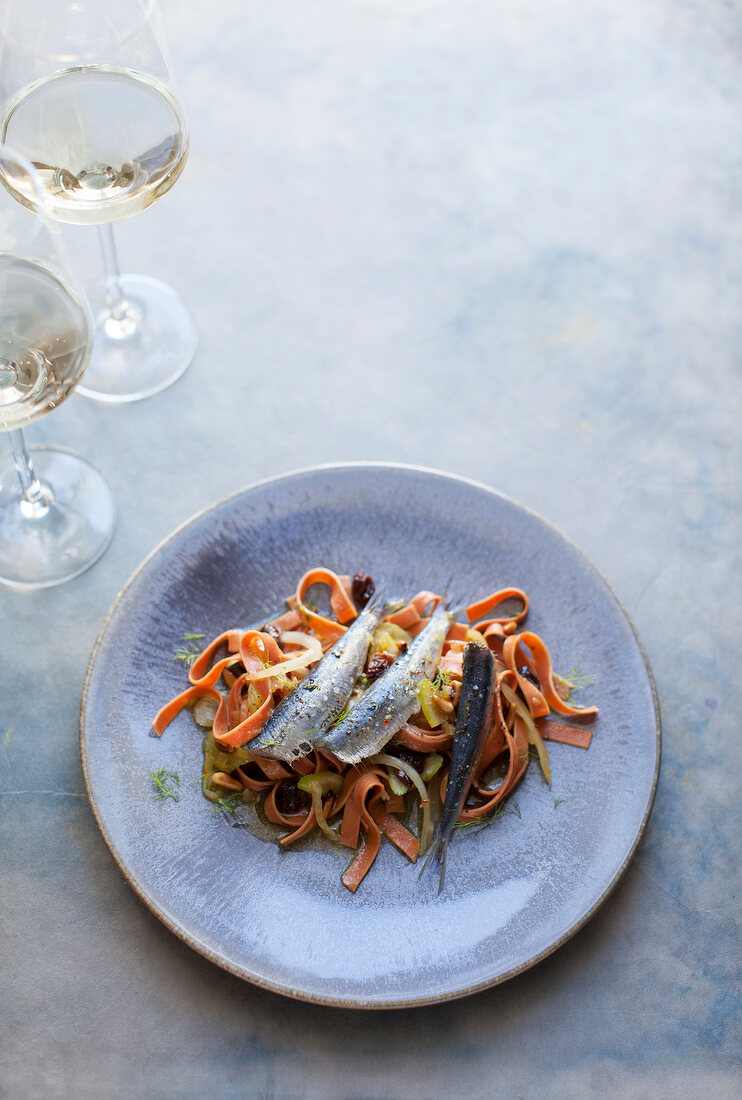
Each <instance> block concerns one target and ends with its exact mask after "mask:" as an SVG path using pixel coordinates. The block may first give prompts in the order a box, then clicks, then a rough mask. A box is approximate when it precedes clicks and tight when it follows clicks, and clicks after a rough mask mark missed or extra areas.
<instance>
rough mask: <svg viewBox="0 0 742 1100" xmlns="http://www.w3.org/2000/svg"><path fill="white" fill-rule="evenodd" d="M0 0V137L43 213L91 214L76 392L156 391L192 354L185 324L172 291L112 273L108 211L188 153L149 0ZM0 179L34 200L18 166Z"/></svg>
mask: <svg viewBox="0 0 742 1100" xmlns="http://www.w3.org/2000/svg"><path fill="white" fill-rule="evenodd" d="M0 11H1V12H2V15H3V22H2V24H0V27H1V28H2V40H0V47H1V48H2V57H0V141H6V142H7V143H8V144H10V145H12V146H13V148H16V149H18V150H19V151H20V152H21V153H23V154H24V155H25V156H26V157H27V158H28V159H29V160H30V161H31V162H32V164H33V165H34V167H35V168H36V170H37V172H38V175H39V179H40V181H41V185H42V188H43V190H44V193H45V197H46V209H47V211H48V214H49V216H51V217H52V218H55V219H57V220H59V221H63V222H71V223H75V224H79V225H97V226H98V227H99V234H100V245H101V252H102V257H103V263H104V269H105V277H104V279H103V280H102V281H101V282H100V283H97V284H95V285H94V286H93V287H91V288H90V289H89V292H88V296H89V299H90V303H91V307H92V309H93V314H94V319H95V341H94V347H93V353H92V359H91V363H90V366H89V368H88V371H87V374H86V378H85V382H84V383H83V385H82V386H81V387H80V392H82V393H84V394H86V395H87V396H89V397H95V398H98V399H99V400H102V401H108V402H112V403H119V402H126V401H136V400H138V399H140V398H142V397H147V396H150V395H151V394H154V393H158V392H159V391H160V390H162V389H164V388H165V387H166V386H169V385H170V384H171V383H172V382H174V381H175V380H176V379H177V378H179V377H180V375H181V374H182V373H183V371H184V370H185V369H186V367H187V366H188V365H189V363H190V362H191V360H192V358H193V355H194V353H195V350H196V345H197V342H198V341H197V337H196V331H195V328H194V325H193V321H192V319H191V316H190V313H189V312H188V310H187V308H186V306H185V305H184V303H183V302H182V301H181V299H180V298H179V297H178V296H177V294H175V292H174V291H173V290H171V289H170V288H169V287H167V286H165V285H164V284H162V283H160V282H157V281H156V280H154V279H151V278H147V277H146V276H136V275H122V274H121V272H120V269H119V264H118V258H117V255H116V247H115V242H114V237H113V229H112V224H111V223H112V222H114V221H118V220H119V219H121V218H126V217H129V216H130V215H132V214H136V213H138V212H139V211H141V210H144V209H146V207H148V206H150V205H151V204H152V203H153V202H155V201H156V200H157V199H159V198H161V197H162V195H164V194H165V193H166V192H167V191H168V190H169V189H170V188H171V187H172V185H173V184H174V183H175V181H176V180H177V179H178V177H179V176H180V174H181V172H182V171H183V167H184V165H185V162H186V158H187V155H188V125H187V122H186V118H185V115H184V112H183V109H182V106H181V104H180V101H179V99H178V97H177V94H176V92H175V89H174V84H173V79H172V73H171V69H170V64H169V61H168V58H167V54H166V50H165V47H164V44H163V41H162V36H161V33H160V29H159V20H158V14H157V10H156V7H155V3H154V0H117V2H115V3H114V2H112V0H74V2H72V0H0ZM47 28H48V29H47ZM3 182H4V183H5V185H6V186H7V187H8V188H9V190H11V192H12V193H13V194H14V195H15V197H16V198H17V199H18V200H19V201H20V202H22V203H24V204H26V205H33V203H34V201H35V199H34V194H33V192H30V193H29V192H28V191H27V190H26V189H24V185H23V180H22V179H21V180H16V179H13V178H12V177H8V176H6V177H5V178H4V180H3Z"/></svg>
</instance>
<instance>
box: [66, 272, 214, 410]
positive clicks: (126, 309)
mask: <svg viewBox="0 0 742 1100" xmlns="http://www.w3.org/2000/svg"><path fill="white" fill-rule="evenodd" d="M120 287H121V290H122V292H123V295H124V300H123V301H122V302H120V304H119V307H118V308H117V310H116V312H115V313H114V314H112V313H111V310H110V308H109V304H108V298H109V295H108V289H107V284H106V283H105V282H101V283H96V284H95V285H94V286H93V287H91V288H90V290H89V291H88V299H89V301H90V308H91V310H92V311H93V318H94V319H95V340H94V342H93V354H92V356H91V358H90V363H89V365H88V367H87V370H86V371H85V374H84V375H83V378H82V381H81V382H80V384H79V385H78V387H77V392H78V393H82V394H84V395H85V397H92V398H93V399H94V400H95V401H106V402H108V403H109V404H123V403H124V402H127V401H141V399H142V398H143V397H151V396H152V395H153V394H155V393H159V392H160V390H164V389H166V388H167V387H168V386H170V385H171V384H172V383H173V382H175V380H176V379H178V378H180V376H181V374H182V373H183V371H184V370H185V369H186V368H187V367H188V366H189V364H190V362H191V360H192V359H193V356H194V355H195V353H196V347H197V345H198V336H197V335H196V329H195V326H194V324H193V319H192V317H191V315H190V313H189V312H188V309H187V307H186V305H185V303H184V302H183V300H182V299H181V298H180V297H179V296H178V295H177V294H176V293H175V291H174V290H171V289H170V287H169V286H165V284H164V283H160V282H158V281H157V280H156V279H149V278H147V277H146V276H144V275H122V276H121V279H120Z"/></svg>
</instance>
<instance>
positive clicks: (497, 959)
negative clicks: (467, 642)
mask: <svg viewBox="0 0 742 1100" xmlns="http://www.w3.org/2000/svg"><path fill="white" fill-rule="evenodd" d="M320 563H321V564H324V565H327V566H329V567H331V568H332V569H334V570H336V571H337V572H339V573H348V572H349V573H354V572H365V573H370V574H371V575H372V576H373V577H375V578H376V579H377V581H378V580H382V579H383V580H384V582H385V584H386V585H387V587H388V589H389V590H390V591H397V592H400V593H403V594H407V593H409V594H411V593H412V592H414V591H416V590H418V589H420V588H423V587H424V588H432V589H438V590H442V589H443V588H444V587H445V586H446V584H447V583H448V582H449V580H450V578H451V576H452V574H453V575H454V576H455V578H456V579H455V583H454V586H453V587H455V588H456V592H455V593H453V594H454V595H455V596H456V597H457V598H462V599H467V598H469V599H473V598H475V597H477V596H481V595H483V594H485V593H487V592H489V591H492V590H493V589H495V588H498V587H504V586H506V585H517V586H519V587H521V588H524V589H525V590H526V591H527V592H528V593H529V596H530V598H531V611H530V613H529V618H528V626H529V628H530V629H531V630H535V631H536V632H537V633H539V634H541V635H542V636H543V637H544V639H545V640H546V642H547V644H548V645H549V647H550V649H551V652H552V655H553V657H554V664H555V667H556V668H557V669H558V670H560V671H562V672H564V671H566V670H568V669H571V668H572V667H574V666H575V665H577V666H579V668H580V669H582V670H583V671H585V672H589V673H591V674H592V675H593V676H594V677H595V679H594V683H593V684H592V685H591V686H590V687H589V688H588V689H587V690H585V691H584V692H583V696H582V701H583V702H584V703H593V702H594V703H596V704H598V705H599V707H600V717H599V718H598V720H597V722H596V723H595V727H594V729H595V734H594V737H593V743H592V746H591V748H590V749H589V750H588V751H587V752H585V751H582V750H580V749H575V748H570V747H569V746H563V745H558V744H552V745H551V746H550V756H551V766H552V786H551V789H549V788H548V787H547V786H546V784H545V783H544V781H543V779H542V778H541V776H540V774H539V771H538V768H537V767H536V766H535V765H534V766H532V767H531V768H530V769H529V771H528V774H527V776H526V778H525V780H524V781H523V783H522V784H521V786H520V787H519V788H518V790H517V791H516V792H515V797H514V800H513V799H511V802H510V805H509V809H510V812H507V813H503V814H502V815H501V816H500V817H498V818H496V819H495V821H494V822H493V823H492V824H491V825H489V826H487V827H486V828H483V829H479V830H476V829H475V830H470V829H469V830H461V831H460V832H458V833H457V834H455V836H454V838H453V840H452V842H451V845H450V848H449V855H448V869H447V877H446V885H445V889H444V891H443V893H442V894H441V895H440V896H437V894H436V876H435V875H434V874H430V875H426V876H424V877H423V878H422V879H418V873H417V869H416V868H415V867H413V866H411V865H410V864H409V863H408V862H407V860H406V859H405V858H404V857H403V856H402V855H401V854H400V853H399V852H397V851H396V849H394V848H392V847H391V846H389V845H385V846H383V847H382V850H381V853H380V855H379V858H378V859H377V861H376V864H375V865H374V867H373V869H372V871H371V873H370V874H369V875H368V877H367V878H366V880H365V881H364V882H363V884H362V886H361V887H360V889H359V891H358V893H357V894H355V895H352V894H350V893H349V892H348V891H347V890H346V889H345V888H344V887H343V886H342V885H341V882H340V875H341V873H342V871H343V869H344V867H345V864H346V863H347V861H348V855H347V853H345V852H343V851H342V850H340V849H338V851H337V852H335V851H324V850H312V849H310V850H303V851H291V850H289V851H284V850H281V849H279V848H278V846H277V845H276V844H274V843H270V842H268V841H265V840H261V839H259V838H258V837H256V836H254V835H252V834H251V833H249V832H248V831H247V830H245V829H236V828H230V827H229V824H228V823H227V822H226V821H225V820H224V818H223V817H222V816H221V815H220V814H215V813H214V812H213V810H212V808H211V806H210V804H209V803H208V802H207V801H206V800H205V799H204V798H203V796H202V795H201V793H200V791H199V788H198V784H197V783H191V782H189V780H190V779H196V777H197V776H198V775H199V772H200V768H201V760H202V757H201V747H200V746H201V735H200V732H199V731H198V729H197V727H196V726H195V724H194V722H193V719H192V716H191V715H190V714H189V713H188V712H187V711H186V712H184V713H182V714H181V715H180V716H179V717H178V718H177V719H176V721H175V722H173V724H172V725H171V726H170V728H169V729H168V730H167V731H166V732H165V734H164V735H163V737H162V739H161V740H157V739H153V738H152V737H150V736H149V731H150V723H151V720H152V717H153V715H154V714H155V712H156V711H157V710H158V708H159V707H160V706H161V704H162V703H163V702H164V701H166V700H167V699H169V698H171V696H173V695H175V694H177V693H178V692H179V691H181V690H182V689H183V687H184V684H185V672H184V669H183V666H182V665H180V664H178V663H176V662H175V661H174V660H173V653H174V651H175V650H176V649H177V648H178V646H179V644H180V642H181V638H182V636H183V634H184V633H186V632H192V633H199V634H204V635H206V637H207V638H209V637H211V636H213V635H215V634H217V633H219V632H220V631H222V630H223V629H225V628H226V627H229V626H236V625H244V624H248V623H254V622H256V621H259V620H263V619H264V618H265V617H267V616H269V615H270V614H271V613H274V612H275V610H276V609H277V608H280V607H282V606H283V599H284V596H285V595H286V594H287V593H289V592H291V591H292V590H293V589H294V587H295V585H296V581H297V578H298V577H299V576H300V575H301V573H303V572H304V570H305V569H306V568H307V567H308V566H310V565H316V564H320ZM81 749H82V760H83V768H84V772H85V781H86V783H87V788H88V793H89V796H90V802H91V805H92V807H93V810H94V812H95V815H96V818H97V821H98V824H99V826H100V829H101V832H102V833H103V836H104V838H105V840H106V843H107V844H108V847H109V848H110V850H111V853H112V855H113V857H114V859H115V860H116V862H117V863H118V865H119V867H120V868H121V870H122V872H123V873H124V875H125V876H126V878H127V880H128V881H129V883H130V884H131V886H132V887H133V888H134V890H135V891H136V892H137V894H139V896H140V897H141V898H142V899H143V901H145V902H146V904H147V905H148V906H149V907H150V909H151V910H152V911H153V912H154V913H155V914H156V915H157V916H158V917H159V918H160V920H162V921H163V922H164V923H165V924H166V925H167V927H168V928H170V929H171V930H172V931H173V932H175V934H176V935H178V936H180V937H181V938H182V939H183V940H185V942H186V943H188V944H190V945H191V947H193V948H195V950H197V951H200V952H201V953H202V954H203V955H205V956H206V957H207V958H209V959H211V960H212V961H213V962H215V963H217V964H218V965H219V966H222V967H224V969H225V970H229V971H231V972H232V973H233V974H237V975H239V976H240V977H242V978H246V979H247V980H248V981H251V982H254V983H256V984H257V985H261V986H264V987H266V988H268V989H272V990H275V991H277V992H279V993H284V994H287V995H289V996H292V997H298V998H301V999H304V1000H308V1001H315V1002H319V1003H324V1004H335V1005H344V1006H349V1007H368V1008H381V1007H385V1008H386V1007H396V1006H404V1005H418V1004H426V1003H432V1002H436V1001H443V1000H446V999H449V998H453V997H460V996H463V995H465V994H467V993H470V992H474V991H475V990H479V989H483V988H485V987H487V986H491V985H494V984H496V983H497V982H501V981H503V980H504V979H506V978H509V977H511V976H512V975H514V974H517V973H519V972H520V971H522V970H524V969H526V968H527V967H529V966H532V965H533V964H534V963H535V962H537V961H538V960H539V959H542V958H544V957H545V956H546V955H548V954H549V953H550V952H551V951H553V950H554V949H555V948H557V947H558V946H559V945H560V944H562V943H564V942H565V940H567V939H568V938H569V937H570V936H572V935H573V934H574V933H575V932H576V931H577V930H578V929H579V928H580V927H581V926H582V925H583V924H584V923H585V922H586V921H587V920H588V919H589V917H590V916H591V915H592V914H593V913H594V912H595V911H596V909H597V908H598V906H599V905H600V904H601V903H602V902H603V901H604V900H605V898H606V897H607V896H608V894H609V893H610V891H611V890H612V889H613V887H614V886H615V885H616V882H617V881H618V879H619V877H620V876H621V874H622V872H623V871H624V870H625V868H626V866H627V863H628V861H629V859H630V858H631V855H632V853H633V852H634V849H635V847H636V845H637V843H638V840H639V837H640V835H641V833H642V830H643V828H644V825H645V823H646V821H647V817H648V815H649V811H650V807H651V804H652V798H653V795H654V790H655V785H656V780H657V773H658V768H659V719H658V712H657V707H656V702H655V695H654V690H653V684H652V679H651V674H650V672H649V669H648V666H647V663H646V659H645V657H644V654H643V652H642V648H641V646H640V644H639V642H638V640H637V638H636V635H635V633H634V631H633V629H632V626H631V624H630V622H629V621H628V619H627V617H626V614H625V613H624V611H623V610H622V608H621V607H620V605H619V603H618V602H617V600H616V597H615V596H614V595H613V593H612V592H611V590H610V588H609V587H608V585H607V584H606V582H605V581H604V580H603V579H602V578H601V576H600V575H599V574H598V573H597V571H596V570H595V568H594V567H593V566H592V565H591V564H590V562H589V561H588V560H587V559H586V558H585V557H584V555H583V554H582V553H581V552H580V551H579V550H578V549H577V548H576V547H575V546H573V545H572V544H571V543H570V542H568V541H567V540H566V539H565V538H564V537H563V536H562V535H560V534H559V532H558V531H556V530H555V529H554V528H553V527H550V526H549V525H548V524H547V523H545V522H544V521H543V520H541V519H539V518H538V517H537V516H535V515H534V514H533V513H532V512H529V511H527V510H526V509H525V508H523V507H521V506H519V505H518V504H515V503H514V502H513V501H511V500H508V499H506V498H505V497H502V496H499V495H498V494H497V493H494V492H492V491H491V490H490V489H487V488H485V487H484V486H481V485H477V484H474V483H473V482H470V481H466V480H463V479H461V478H456V477H451V476H448V475H445V474H440V473H435V472H433V471H429V470H423V469H418V468H414V467H404V466H392V465H361V464H358V465H348V466H328V467H322V468H317V469H311V470H306V471H302V472H299V473H295V474H288V475H286V476H284V477H279V478H276V479H274V480H271V481H267V482H263V483H261V484H259V485H254V486H252V487H251V488H249V489H246V490H245V491H244V492H241V493H238V494H237V495H236V496H233V497H230V498H229V499H227V500H224V501H222V502H220V503H219V504H216V505H214V506H213V507H212V508H209V509H208V510H207V511H205V512H202V513H201V514H200V515H198V516H196V517H195V518H194V519H192V520H190V521H189V522H188V523H186V524H185V525H184V526H183V527H181V528H180V529H179V530H177V531H176V532H175V533H174V534H173V535H171V536H170V538H168V539H167V540H166V541H165V542H164V543H162V545H161V546H159V547H158V548H157V549H156V550H155V551H154V553H153V554H151V555H150V557H149V558H147V559H146V561H145V562H144V563H143V564H142V565H141V566H140V568H139V569H138V570H137V572H136V573H135V574H134V576H133V577H132V578H131V580H130V581H129V582H128V584H127V585H126V587H125V588H124V590H123V592H122V593H121V594H120V596H119V597H118V599H117V600H116V602H115V604H114V606H113V607H112V609H111V611H110V613H109V615H108V617H107V619H106V622H105V624H104V626H103V629H102V631H101V634H100V637H99V638H98V641H97V643H96V646H95V649H94V651H93V655H92V657H91V660H90V666H89V669H88V675H87V680H86V683H85V690H84V694H83V701H82V712H81ZM160 767H166V768H168V769H169V770H172V771H175V772H177V773H178V774H179V776H180V781H181V785H180V790H181V798H180V801H179V802H177V803H175V802H173V801H170V800H168V801H166V802H162V801H158V800H157V799H156V798H155V797H154V792H153V788H152V785H151V782H150V779H149V777H150V773H151V772H153V771H156V770H157V769H158V768H160Z"/></svg>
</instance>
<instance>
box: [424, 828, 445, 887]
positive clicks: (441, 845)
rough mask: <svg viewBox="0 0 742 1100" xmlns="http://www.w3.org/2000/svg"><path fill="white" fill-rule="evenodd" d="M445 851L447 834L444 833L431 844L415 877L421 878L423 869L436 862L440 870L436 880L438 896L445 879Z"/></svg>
mask: <svg viewBox="0 0 742 1100" xmlns="http://www.w3.org/2000/svg"><path fill="white" fill-rule="evenodd" d="M447 850H448V833H446V834H445V835H444V834H441V835H439V836H437V837H436V838H435V840H434V841H433V843H432V844H431V846H430V851H429V852H428V854H427V855H426V857H425V859H424V860H423V864H422V867H421V868H420V872H419V874H418V876H417V877H418V878H422V875H423V872H424V871H425V868H426V867H427V866H428V864H429V863H432V861H433V860H436V861H437V862H438V863H439V864H440V868H441V871H440V878H439V880H438V893H439V894H440V892H441V890H442V889H443V882H444V880H445V877H446V852H447Z"/></svg>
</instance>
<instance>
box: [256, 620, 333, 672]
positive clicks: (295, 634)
mask: <svg viewBox="0 0 742 1100" xmlns="http://www.w3.org/2000/svg"><path fill="white" fill-rule="evenodd" d="M279 640H280V642H281V645H283V644H284V643H285V644H286V645H288V644H295V645H304V646H306V647H307V648H306V649H305V650H304V652H303V653H297V654H296V656H295V657H289V659H288V660H287V661H281V662H280V663H279V664H277V665H271V666H270V668H264V669H263V670H262V671H261V672H255V673H253V674H252V675H251V676H250V680H251V682H253V683H254V682H255V681H256V680H267V679H269V678H270V677H271V676H285V675H286V674H287V673H288V672H294V671H295V670H296V669H298V668H306V667H307V665H312V664H314V662H315V661H318V660H319V659H320V657H321V656H322V646H321V644H320V641H319V638H313V637H312V636H311V634H305V633H304V632H303V631H301V630H286V631H285V632H284V633H283V634H281V636H280V639H279Z"/></svg>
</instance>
